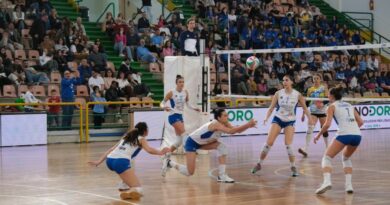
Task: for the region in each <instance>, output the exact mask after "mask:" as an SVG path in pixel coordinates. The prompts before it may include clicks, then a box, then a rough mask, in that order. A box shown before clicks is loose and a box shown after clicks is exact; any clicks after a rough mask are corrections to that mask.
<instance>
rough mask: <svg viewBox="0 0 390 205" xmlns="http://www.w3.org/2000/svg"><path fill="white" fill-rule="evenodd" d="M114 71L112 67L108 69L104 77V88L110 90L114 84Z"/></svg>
mask: <svg viewBox="0 0 390 205" xmlns="http://www.w3.org/2000/svg"><path fill="white" fill-rule="evenodd" d="M113 76H114V73H113V71H112V70H111V69H108V70H106V73H105V76H104V78H103V80H104V90H108V89H109V88H110V86H111V84H112V82H113V81H114V80H115V78H113Z"/></svg>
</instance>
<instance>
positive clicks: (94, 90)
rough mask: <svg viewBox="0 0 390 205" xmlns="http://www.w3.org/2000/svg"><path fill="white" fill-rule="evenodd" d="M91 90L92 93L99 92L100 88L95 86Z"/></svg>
mask: <svg viewBox="0 0 390 205" xmlns="http://www.w3.org/2000/svg"><path fill="white" fill-rule="evenodd" d="M92 90H93V92H96V91H97V92H99V91H100V88H99V86H97V85H95V86H93V87H92Z"/></svg>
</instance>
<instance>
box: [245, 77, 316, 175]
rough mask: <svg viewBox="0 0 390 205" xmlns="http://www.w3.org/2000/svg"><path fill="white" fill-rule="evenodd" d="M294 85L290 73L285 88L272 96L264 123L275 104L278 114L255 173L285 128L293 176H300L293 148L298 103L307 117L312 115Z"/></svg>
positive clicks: (253, 171)
mask: <svg viewBox="0 0 390 205" xmlns="http://www.w3.org/2000/svg"><path fill="white" fill-rule="evenodd" d="M292 85H293V81H292V77H291V76H289V75H285V76H284V77H283V87H284V89H281V90H279V91H277V92H276V93H275V95H274V96H273V98H272V102H271V105H270V107H269V109H268V112H267V116H266V118H265V119H264V124H265V123H266V122H267V121H268V119H269V117H270V116H271V114H272V112H273V110H274V108H275V106H277V108H276V114H275V117H274V118H273V120H272V125H271V128H270V130H269V132H268V138H267V142H266V143H265V145H264V147H263V150H262V151H261V154H260V160H259V162H258V163H257V164H256V166H255V167H254V168H253V169H252V173H253V174H254V173H256V172H258V171H259V170H261V167H262V164H263V161H264V159H265V158H266V157H267V154H268V152H269V150H270V149H271V147H272V145H273V144H274V142H275V140H276V137H278V135H279V134H280V132H281V131H282V129H284V135H285V138H284V143H285V144H286V149H287V154H288V157H289V160H290V165H291V171H292V176H293V177H296V176H298V170H297V168H296V166H295V156H294V153H293V150H292V148H291V144H292V141H293V137H294V131H295V129H294V123H295V118H296V112H295V111H296V107H297V104H298V103H299V104H301V106H302V108H303V111H304V113H305V114H306V116H307V117H309V116H310V113H309V110H308V109H307V107H306V103H305V99H304V97H303V96H302V95H301V94H300V93H299V92H298V91H296V90H295V89H293V88H292Z"/></svg>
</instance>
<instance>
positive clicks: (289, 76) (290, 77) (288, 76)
mask: <svg viewBox="0 0 390 205" xmlns="http://www.w3.org/2000/svg"><path fill="white" fill-rule="evenodd" d="M284 77H287V78H288V79H290V80H291V82H293V83H294V80H293V79H294V78H293V77H292V76H291V75H289V74H286V75H284V76H283V78H284Z"/></svg>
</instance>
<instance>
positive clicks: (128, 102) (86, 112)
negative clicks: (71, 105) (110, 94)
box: [85, 100, 160, 143]
mask: <svg viewBox="0 0 390 205" xmlns="http://www.w3.org/2000/svg"><path fill="white" fill-rule="evenodd" d="M146 103H151V104H158V105H159V104H160V101H154V100H151V101H121V102H88V103H87V105H86V106H85V107H86V109H85V142H86V143H88V142H89V118H90V117H89V115H90V110H89V106H90V105H128V106H130V108H135V109H136V108H137V107H132V105H133V106H134V105H140V106H139V107H138V108H141V105H144V104H146ZM130 123H131V122H130Z"/></svg>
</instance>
